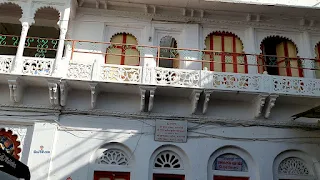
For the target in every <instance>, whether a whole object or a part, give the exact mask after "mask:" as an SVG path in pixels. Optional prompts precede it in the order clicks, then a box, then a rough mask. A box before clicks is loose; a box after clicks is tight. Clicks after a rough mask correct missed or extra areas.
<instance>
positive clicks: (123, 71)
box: [100, 64, 142, 84]
mask: <svg viewBox="0 0 320 180" xmlns="http://www.w3.org/2000/svg"><path fill="white" fill-rule="evenodd" d="M100 68H101V69H100V80H101V81H107V82H122V83H137V84H138V83H141V79H142V67H140V66H124V65H111V64H105V65H102V66H101V67H100Z"/></svg>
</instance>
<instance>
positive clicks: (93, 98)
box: [89, 83, 100, 109]
mask: <svg viewBox="0 0 320 180" xmlns="http://www.w3.org/2000/svg"><path fill="white" fill-rule="evenodd" d="M89 86H90V90H91V108H92V109H94V108H95V107H96V102H97V97H98V94H99V91H100V90H99V84H98V83H89Z"/></svg>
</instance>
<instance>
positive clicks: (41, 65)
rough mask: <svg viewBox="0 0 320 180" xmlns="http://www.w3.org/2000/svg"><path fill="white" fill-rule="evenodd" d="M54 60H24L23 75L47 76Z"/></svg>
mask: <svg viewBox="0 0 320 180" xmlns="http://www.w3.org/2000/svg"><path fill="white" fill-rule="evenodd" d="M54 60H55V59H46V58H27V57H26V58H24V60H23V69H22V73H23V74H28V75H39V76H49V75H51V72H52V66H53V62H54Z"/></svg>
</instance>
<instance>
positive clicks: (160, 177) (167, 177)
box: [153, 174, 184, 180]
mask: <svg viewBox="0 0 320 180" xmlns="http://www.w3.org/2000/svg"><path fill="white" fill-rule="evenodd" d="M153 180H184V175H176V174H153Z"/></svg>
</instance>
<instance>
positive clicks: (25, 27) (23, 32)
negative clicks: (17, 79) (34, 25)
mask: <svg viewBox="0 0 320 180" xmlns="http://www.w3.org/2000/svg"><path fill="white" fill-rule="evenodd" d="M30 24H31V23H30V22H28V21H24V20H23V21H22V30H21V35H20V41H19V46H18V49H17V53H16V58H15V63H14V64H15V65H14V69H13V71H14V72H15V73H21V71H22V65H23V59H22V56H23V51H24V47H25V43H26V39H27V35H28V30H29V27H30Z"/></svg>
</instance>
